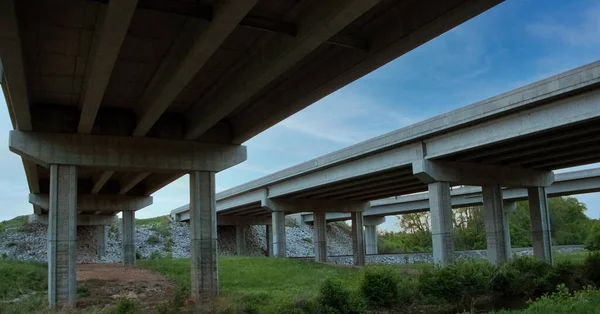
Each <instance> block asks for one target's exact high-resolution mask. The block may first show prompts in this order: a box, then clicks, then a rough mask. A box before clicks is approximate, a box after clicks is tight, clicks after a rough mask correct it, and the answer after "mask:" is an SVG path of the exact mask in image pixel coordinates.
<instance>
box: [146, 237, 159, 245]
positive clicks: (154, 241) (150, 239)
mask: <svg viewBox="0 0 600 314" xmlns="http://www.w3.org/2000/svg"><path fill="white" fill-rule="evenodd" d="M146 243H148V244H151V245H156V244H159V243H160V239H159V238H158V237H157V236H155V235H150V236H149V237H148V240H146Z"/></svg>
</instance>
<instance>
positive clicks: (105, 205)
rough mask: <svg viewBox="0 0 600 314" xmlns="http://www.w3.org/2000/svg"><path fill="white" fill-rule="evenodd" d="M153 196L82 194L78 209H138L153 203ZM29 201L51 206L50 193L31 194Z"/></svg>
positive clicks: (105, 210)
mask: <svg viewBox="0 0 600 314" xmlns="http://www.w3.org/2000/svg"><path fill="white" fill-rule="evenodd" d="M152 202H153V198H152V196H125V195H106V194H101V195H98V194H92V195H90V194H80V195H78V196H77V210H88V211H91V210H95V211H101V212H120V211H136V210H140V209H142V208H144V207H148V206H150V205H152ZM29 203H31V204H33V205H36V206H39V207H41V208H43V209H46V210H47V209H48V208H49V196H48V194H33V193H30V194H29Z"/></svg>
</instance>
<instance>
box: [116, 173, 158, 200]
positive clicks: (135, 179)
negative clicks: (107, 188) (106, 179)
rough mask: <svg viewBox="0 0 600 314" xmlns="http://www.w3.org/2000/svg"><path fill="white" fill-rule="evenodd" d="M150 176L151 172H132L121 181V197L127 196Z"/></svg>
mask: <svg viewBox="0 0 600 314" xmlns="http://www.w3.org/2000/svg"><path fill="white" fill-rule="evenodd" d="M149 175H150V172H137V173H136V172H130V173H128V174H126V175H125V176H124V177H123V178H122V179H121V182H120V184H121V189H120V190H119V194H120V195H124V194H127V192H129V191H130V190H131V189H133V188H134V187H135V186H136V185H138V183H140V182H142V181H143V180H144V179H146V178H147V177H148V176H149Z"/></svg>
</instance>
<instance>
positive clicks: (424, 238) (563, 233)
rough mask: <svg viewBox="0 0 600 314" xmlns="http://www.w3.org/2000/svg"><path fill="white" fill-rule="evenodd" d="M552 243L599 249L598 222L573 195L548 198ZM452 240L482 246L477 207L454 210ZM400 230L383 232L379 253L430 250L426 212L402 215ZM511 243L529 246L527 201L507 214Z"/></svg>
mask: <svg viewBox="0 0 600 314" xmlns="http://www.w3.org/2000/svg"><path fill="white" fill-rule="evenodd" d="M548 203H549V208H551V213H550V224H551V230H552V241H553V245H569V244H583V243H584V242H585V243H586V245H587V246H588V247H589V248H590V249H591V250H595V249H600V223H597V222H596V221H594V220H591V219H589V218H588V217H587V216H586V215H585V211H586V210H587V208H586V207H585V204H583V203H580V202H579V201H578V200H577V199H576V198H574V197H556V198H551V199H549V200H548ZM454 216H455V218H456V221H455V224H454V241H455V247H456V249H457V250H483V249H485V248H486V238H485V227H484V226H485V225H484V223H483V210H482V207H481V206H473V207H465V208H459V209H455V210H454ZM398 218H399V226H400V228H401V229H402V232H388V233H383V234H382V235H380V237H379V251H380V253H403V252H428V251H431V231H430V230H429V219H430V217H429V213H428V212H425V213H415V214H405V215H401V216H399V217H398ZM509 226H510V235H511V242H512V243H511V244H512V246H513V247H530V246H531V245H532V244H531V224H530V219H529V204H528V203H527V202H518V203H517V208H516V210H515V211H513V212H512V213H510V215H509Z"/></svg>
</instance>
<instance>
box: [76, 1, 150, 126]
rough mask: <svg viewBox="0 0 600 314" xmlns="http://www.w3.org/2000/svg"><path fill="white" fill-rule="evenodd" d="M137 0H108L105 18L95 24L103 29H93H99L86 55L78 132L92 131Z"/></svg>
mask: <svg viewBox="0 0 600 314" xmlns="http://www.w3.org/2000/svg"><path fill="white" fill-rule="evenodd" d="M137 2H138V0H122V1H111V2H109V3H108V7H107V10H106V14H105V15H104V21H103V22H101V23H97V24H96V25H97V26H100V25H101V27H102V29H96V32H99V35H98V40H97V41H96V42H95V43H94V44H93V45H92V47H94V48H92V49H93V50H92V51H91V53H90V55H89V57H88V60H89V61H88V64H89V65H88V68H89V70H88V71H87V73H86V77H85V88H83V94H82V95H81V116H80V118H79V126H78V128H77V130H78V132H79V133H86V134H89V133H91V132H92V129H93V127H94V120H96V114H97V113H98V108H100V104H101V103H102V98H103V97H104V93H105V91H106V87H107V86H108V81H109V80H110V76H111V73H112V71H113V68H114V66H115V63H116V61H117V57H118V56H119V52H120V51H121V45H122V44H123V40H124V39H125V36H126V35H127V30H128V29H129V23H131V19H132V17H133V14H134V13H135V8H136V5H137Z"/></svg>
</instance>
